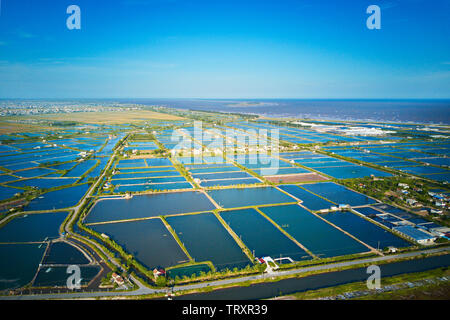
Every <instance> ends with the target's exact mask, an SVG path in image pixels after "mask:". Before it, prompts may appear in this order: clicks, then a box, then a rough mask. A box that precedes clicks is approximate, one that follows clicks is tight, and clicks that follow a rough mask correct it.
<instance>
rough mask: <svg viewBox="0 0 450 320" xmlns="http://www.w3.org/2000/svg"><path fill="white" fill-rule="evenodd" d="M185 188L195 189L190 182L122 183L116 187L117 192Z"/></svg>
mask: <svg viewBox="0 0 450 320" xmlns="http://www.w3.org/2000/svg"><path fill="white" fill-rule="evenodd" d="M183 189H193V187H192V185H191V184H190V183H189V182H178V183H155V184H139V185H121V186H118V187H116V188H115V189H114V192H115V193H120V192H142V191H147V190H158V191H165V190H183Z"/></svg>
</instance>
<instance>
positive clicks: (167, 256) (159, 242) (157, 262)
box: [90, 218, 189, 269]
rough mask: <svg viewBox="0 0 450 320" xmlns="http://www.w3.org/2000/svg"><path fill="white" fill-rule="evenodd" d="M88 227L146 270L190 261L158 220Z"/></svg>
mask: <svg viewBox="0 0 450 320" xmlns="http://www.w3.org/2000/svg"><path fill="white" fill-rule="evenodd" d="M90 228H92V229H93V230H95V231H97V232H99V233H104V234H106V235H108V236H109V237H110V238H111V239H112V240H114V241H115V242H117V243H118V244H119V245H120V246H122V247H123V248H124V250H125V251H126V252H128V253H130V254H132V255H133V256H135V257H136V260H138V261H139V262H141V263H142V264H143V265H144V266H146V267H147V268H149V269H153V268H155V267H163V268H167V267H170V266H174V265H177V264H180V263H186V262H188V261H189V259H188V257H187V256H186V254H185V253H184V252H183V250H182V249H181V248H180V246H179V245H178V243H177V242H176V240H175V239H174V238H173V236H172V234H171V233H170V232H169V231H168V230H167V228H166V226H165V225H164V223H163V222H162V221H161V220H160V219H159V218H155V219H149V220H143V221H133V222H124V223H110V224H100V225H95V226H90Z"/></svg>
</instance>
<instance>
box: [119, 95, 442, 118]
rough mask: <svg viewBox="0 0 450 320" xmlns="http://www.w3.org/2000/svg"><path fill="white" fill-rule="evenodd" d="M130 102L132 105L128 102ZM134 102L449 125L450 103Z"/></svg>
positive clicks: (295, 115)
mask: <svg viewBox="0 0 450 320" xmlns="http://www.w3.org/2000/svg"><path fill="white" fill-rule="evenodd" d="M127 102H130V100H129V101H127ZM131 102H133V103H140V104H145V105H163V106H167V107H172V108H183V109H192V110H209V111H221V112H236V113H247V114H258V115H265V116H271V117H298V118H310V119H323V120H361V121H382V122H414V123H436V124H450V100H441V99H440V100H437V99H436V100H384V99H383V100H297V99H280V100H277V99H254V100H230V99H227V100H212V99H209V100H207V99H196V100H194V99H189V100H185V99H178V100H175V99H173V100H172V99H136V100H131Z"/></svg>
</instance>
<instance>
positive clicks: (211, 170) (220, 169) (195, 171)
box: [189, 167, 241, 174]
mask: <svg viewBox="0 0 450 320" xmlns="http://www.w3.org/2000/svg"><path fill="white" fill-rule="evenodd" d="M189 171H190V172H191V173H193V174H199V173H215V172H233V171H241V169H240V168H238V167H214V168H197V169H189Z"/></svg>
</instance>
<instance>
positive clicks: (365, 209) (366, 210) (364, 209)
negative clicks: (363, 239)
mask: <svg viewBox="0 0 450 320" xmlns="http://www.w3.org/2000/svg"><path fill="white" fill-rule="evenodd" d="M353 210H354V211H356V212H358V213H360V214H362V215H364V216H372V215H378V214H382V212H380V211H378V210H375V209H374V208H371V207H361V208H355V209H353Z"/></svg>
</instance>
